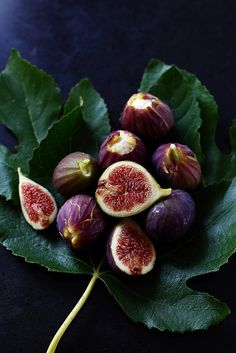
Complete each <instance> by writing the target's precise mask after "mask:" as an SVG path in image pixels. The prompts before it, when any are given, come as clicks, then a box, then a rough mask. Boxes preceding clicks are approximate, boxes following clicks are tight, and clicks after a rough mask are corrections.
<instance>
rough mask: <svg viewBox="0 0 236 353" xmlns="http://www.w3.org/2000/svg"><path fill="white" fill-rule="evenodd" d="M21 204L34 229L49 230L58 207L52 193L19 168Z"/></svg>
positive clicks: (26, 218)
mask: <svg viewBox="0 0 236 353" xmlns="http://www.w3.org/2000/svg"><path fill="white" fill-rule="evenodd" d="M18 175H19V196H20V204H21V209H22V212H23V215H24V217H25V220H26V221H27V222H28V223H29V224H30V225H31V227H33V228H34V229H37V230H41V229H45V228H47V227H48V226H49V225H50V224H51V223H52V222H53V221H54V219H55V217H56V214H57V205H56V202H55V200H54V198H53V196H52V195H51V193H50V192H49V191H48V190H47V189H46V188H44V187H43V186H42V185H39V184H38V183H36V182H34V181H33V180H31V179H29V178H27V177H26V176H25V175H23V174H22V172H21V170H20V168H18Z"/></svg>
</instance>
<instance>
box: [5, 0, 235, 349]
mask: <svg viewBox="0 0 236 353" xmlns="http://www.w3.org/2000/svg"><path fill="white" fill-rule="evenodd" d="M235 22H236V2H235V1H234V0H227V1H224V0H222V1H216V0H214V1H210V0H205V1H203V0H202V1H193V0H192V1H190V0H185V1H184V0H179V1H178V0H173V1H170V0H169V1H167V0H166V1H148V0H146V1H144V0H143V1H138V0H136V1H119V0H116V1H108V0H107V1H105V0H103V1H88V0H87V1H72V0H67V1H53V0H51V1H49V0H45V1H39V0H38V1H35V0H34V1H32V0H1V2H0V66H1V68H3V67H4V66H5V63H6V61H7V57H8V56H9V54H10V49H11V48H12V47H15V48H16V49H18V50H19V51H20V53H21V54H22V56H23V57H25V58H26V59H28V60H29V61H31V62H32V63H34V64H36V65H37V66H39V67H40V68H42V69H44V70H46V71H47V72H48V73H49V74H51V75H52V76H54V77H55V79H56V81H57V82H58V84H59V86H60V87H61V89H62V93H63V97H64V98H65V97H66V95H67V92H68V90H69V89H70V87H71V86H72V85H73V84H74V83H76V82H77V81H78V80H79V79H80V78H83V77H85V76H87V77H89V78H90V79H91V80H92V82H93V84H94V86H95V87H96V89H97V90H98V91H99V92H100V93H101V95H102V96H103V97H104V98H105V101H106V103H107V104H108V107H109V111H110V116H111V119H112V121H113V127H114V128H115V127H118V117H119V115H120V111H121V110H122V107H123V105H124V103H125V101H126V100H127V98H128V97H129V96H130V95H131V94H132V93H133V92H135V91H136V90H137V88H138V86H139V82H140V79H141V75H142V73H143V70H144V68H145V66H146V64H147V62H148V61H149V60H150V58H152V57H155V58H160V59H162V60H164V61H166V62H167V63H175V64H177V65H179V66H180V67H182V68H185V69H187V70H189V71H191V72H194V73H195V74H196V75H197V76H198V77H199V78H200V79H201V80H202V81H203V83H204V84H206V86H207V87H208V88H209V89H210V91H211V92H212V93H213V95H214V96H215V98H216V100H217V102H218V104H219V110H220V114H221V121H220V128H219V129H218V142H219V143H220V144H221V145H222V146H223V147H224V148H225V149H227V130H228V127H229V124H230V121H231V118H232V117H233V116H235V115H236V107H235V102H236V82H235V77H236V68H235V58H236V43H235V42H236V25H235ZM16 115H17V112H16ZM0 141H1V142H2V143H6V144H8V146H10V145H12V144H13V142H12V140H11V139H10V137H9V136H7V133H6V131H5V129H4V127H2V126H1V128H0ZM235 272H236V257H235V256H233V257H232V258H231V259H230V261H229V263H228V264H227V265H225V266H223V268H222V269H221V270H220V271H219V272H218V273H214V274H210V275H206V276H204V277H199V278H196V279H194V280H192V281H191V283H190V284H191V286H192V287H193V288H194V289H198V290H204V291H208V292H210V293H211V294H213V295H215V296H217V297H218V298H219V299H221V300H223V301H225V302H226V303H227V304H228V305H229V307H230V308H231V310H232V314H231V315H230V316H229V317H228V318H226V319H225V320H224V322H222V323H221V324H220V325H218V326H217V327H212V328H210V329H209V330H208V331H201V332H195V333H187V334H181V335H180V334H172V333H167V332H164V333H162V332H159V331H157V330H148V329H147V328H145V327H144V326H142V325H137V324H134V323H133V322H131V321H130V320H129V319H128V318H127V317H126V316H125V314H124V313H123V312H122V310H121V309H120V308H119V307H118V305H117V304H116V303H115V302H114V301H113V299H112V298H111V297H110V296H109V294H108V292H107V291H106V289H105V287H103V286H102V284H101V283H97V284H96V288H95V290H94V292H93V293H92V295H91V297H90V298H89V300H88V302H87V303H86V305H85V307H84V308H83V310H82V311H81V312H80V314H79V316H78V317H77V318H76V319H75V320H74V322H73V324H72V325H71V326H70V328H69V330H68V331H67V333H66V334H65V336H64V338H63V339H62V341H61V343H60V345H59V347H58V350H57V352H58V353H77V352H78V353H82V352H88V353H90V352H91V353H92V352H93V353H94V352H96V353H105V352H113V353H118V352H119V353H120V352H136V353H144V352H147V353H153V352H159V353H164V352H165V353H166V352H173V351H177V352H180V351H181V352H199V351H203V350H204V351H209V350H211V351H215V352H226V353H231V352H235V339H234V338H235V332H236V302H235V298H236V280H235ZM87 282H88V278H87V277H83V276H82V277H79V276H72V275H71V276H70V275H63V274H55V273H49V272H47V271H46V270H45V269H43V268H40V267H39V266H37V265H30V264H26V263H25V262H24V261H23V260H22V259H20V258H17V257H13V256H12V255H11V254H10V252H8V251H6V250H5V249H4V248H3V247H0V285H1V295H0V351H1V352H3V353H15V352H17V353H30V352H33V353H42V352H43V353H44V352H46V348H47V346H48V344H49V342H50V340H51V338H52V336H53V334H54V333H55V331H56V329H57V328H58V327H59V325H60V324H61V323H62V321H63V320H64V319H65V317H66V316H67V314H68V312H69V311H70V310H71V309H72V307H73V306H74V304H75V303H76V302H77V300H78V298H79V297H80V295H81V294H82V292H83V290H84V289H85V287H86V285H87Z"/></svg>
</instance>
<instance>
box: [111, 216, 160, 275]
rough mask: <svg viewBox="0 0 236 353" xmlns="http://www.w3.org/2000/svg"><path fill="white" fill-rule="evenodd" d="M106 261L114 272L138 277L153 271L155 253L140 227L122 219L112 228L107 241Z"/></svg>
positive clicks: (131, 221)
mask: <svg viewBox="0 0 236 353" xmlns="http://www.w3.org/2000/svg"><path fill="white" fill-rule="evenodd" d="M107 260H108V263H109V265H110V266H111V267H112V268H113V269H114V270H115V271H117V272H122V273H125V274H128V275H131V276H139V275H144V274H146V273H148V272H150V271H151V270H152V269H153V267H154V265H155V261H156V252H155V249H154V246H153V245H152V243H151V241H150V239H149V238H148V237H147V236H146V234H145V233H144V232H143V231H142V229H141V228H140V226H139V225H138V224H137V223H136V222H134V221H133V220H131V219H124V220H122V221H121V222H119V223H118V224H117V225H116V226H115V227H114V229H113V231H112V233H111V235H110V237H109V239H108V243H107Z"/></svg>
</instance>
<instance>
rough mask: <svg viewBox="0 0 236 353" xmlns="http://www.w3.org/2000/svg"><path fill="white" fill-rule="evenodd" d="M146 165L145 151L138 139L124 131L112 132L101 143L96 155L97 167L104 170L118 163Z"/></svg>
mask: <svg viewBox="0 0 236 353" xmlns="http://www.w3.org/2000/svg"><path fill="white" fill-rule="evenodd" d="M124 160H129V161H134V162H137V163H139V164H146V162H147V150H146V147H145V146H144V144H143V142H142V141H141V140H140V138H139V137H138V136H136V135H134V134H132V132H129V131H125V130H117V131H113V132H112V133H111V134H110V135H108V136H107V138H106V139H105V141H104V142H103V143H102V145H101V147H100V149H99V153H98V165H99V167H100V168H101V169H102V170H105V169H106V168H107V167H109V166H110V165H111V164H113V163H115V162H119V161H124Z"/></svg>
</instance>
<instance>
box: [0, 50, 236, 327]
mask: <svg viewBox="0 0 236 353" xmlns="http://www.w3.org/2000/svg"><path fill="white" fill-rule="evenodd" d="M140 90H141V91H148V92H151V93H152V94H155V95H157V96H158V97H159V98H161V99H163V100H164V101H165V102H166V103H167V104H169V105H170V107H171V108H172V110H173V112H174V116H175V121H176V124H175V127H174V129H173V133H172V137H173V136H174V138H175V140H176V141H178V142H180V143H184V144H187V145H188V146H189V147H190V148H192V149H193V150H194V151H195V153H196V154H197V156H198V158H199V160H200V161H201V163H202V168H203V178H204V187H203V186H202V187H201V188H200V190H198V192H197V193H196V195H195V200H196V202H197V210H198V217H197V221H196V223H195V226H194V228H193V229H192V231H191V233H190V234H189V239H188V241H186V242H185V243H184V244H183V245H182V246H181V247H179V248H178V249H176V250H173V251H172V252H170V253H166V254H162V255H161V254H159V257H158V261H157V265H156V268H155V270H154V271H153V272H152V273H150V274H149V275H147V276H144V277H142V278H139V279H137V280H136V281H132V279H130V278H127V279H123V278H122V277H118V276H116V274H115V273H112V272H111V271H110V270H107V268H103V269H102V272H100V275H99V276H100V279H101V280H102V281H103V282H104V284H105V285H106V287H107V288H108V290H109V292H110V293H111V294H112V295H113V296H114V298H115V299H116V301H117V302H118V304H119V305H120V306H121V307H122V308H123V310H124V311H125V313H126V314H127V315H128V316H129V317H130V318H131V319H132V320H133V321H135V322H141V323H143V324H145V325H146V326H147V327H149V328H151V327H154V328H158V329H160V330H170V331H177V332H184V331H193V330H197V329H206V328H208V327H209V326H210V325H212V324H216V323H218V322H219V321H221V320H223V319H224V318H225V317H226V316H227V315H228V314H229V312H230V311H229V309H228V307H227V306H226V304H224V303H222V302H220V301H219V300H218V299H216V298H214V297H212V296H210V295H209V294H207V293H202V292H196V291H194V290H192V289H191V288H190V287H189V284H188V281H189V280H190V279H191V278H193V277H195V276H198V275H202V274H205V273H208V272H212V271H217V270H218V269H219V268H220V266H222V265H223V264H225V263H226V262H227V261H228V258H229V257H230V256H231V255H232V254H233V253H234V252H235V250H236V201H235V200H236V179H235V178H234V177H235V175H236V166H235V163H236V161H235V149H236V138H235V136H236V135H235V134H236V122H233V125H232V128H231V130H230V140H231V146H232V152H231V154H229V155H227V156H226V155H224V154H223V153H222V152H221V151H220V150H219V149H218V147H217V146H216V144H215V130H216V127H217V122H218V112H217V106H216V103H215V101H214V98H213V97H212V96H211V95H210V93H209V92H208V91H207V89H206V88H205V87H204V86H203V85H202V84H201V83H200V81H199V80H198V79H197V78H196V77H195V76H194V75H192V74H190V73H188V72H186V71H184V70H182V69H179V68H177V67H175V66H173V65H166V64H164V63H163V62H161V61H159V60H152V61H151V63H150V64H149V65H148V67H147V69H146V71H145V73H144V76H143V79H142V82H141V86H140ZM60 111H61V106H60V94H59V90H58V88H57V87H56V85H55V83H54V81H53V80H52V79H51V78H50V77H49V76H48V75H47V74H45V73H43V72H42V71H40V70H38V69H37V68H36V67H34V66H32V65H31V64H29V63H28V62H26V61H24V60H23V59H22V58H21V57H20V55H19V54H18V53H17V52H16V51H13V52H12V55H11V57H10V59H9V62H8V65H7V67H6V69H5V70H4V71H3V73H2V74H1V75H0V120H1V122H3V123H4V124H5V125H6V126H7V127H8V128H9V129H10V130H11V131H12V132H13V133H14V134H15V135H16V137H17V139H18V146H17V149H16V154H12V153H11V152H10V151H9V150H8V149H7V148H6V147H4V146H0V167H1V171H2V174H1V175H0V195H2V196H4V197H5V199H4V198H1V199H0V242H1V243H2V244H3V245H4V246H5V247H6V248H7V249H9V250H11V251H12V253H13V254H14V255H17V256H21V257H23V258H24V259H25V260H26V261H28V262H32V263H37V264H39V265H41V266H45V267H46V268H47V269H48V270H50V271H58V272H65V273H74V274H89V275H92V273H93V270H94V269H93V266H91V265H90V260H88V258H87V256H86V255H84V256H82V255H80V254H77V253H75V252H73V250H71V249H70V248H69V247H68V246H67V244H66V243H65V242H64V241H63V240H62V238H61V237H60V236H59V234H58V232H57V230H56V226H55V225H52V226H50V227H49V229H48V230H45V231H35V230H33V229H32V228H31V227H30V225H28V223H26V221H25V220H24V218H23V215H22V212H21V210H20V208H19V206H16V205H14V202H15V201H16V200H17V198H18V196H17V192H16V187H17V183H18V180H17V175H16V168H17V167H18V166H19V167H21V168H22V170H23V172H24V173H25V174H27V175H29V176H30V177H31V178H32V179H33V180H35V181H36V182H39V183H40V184H42V185H43V186H45V187H47V188H48V189H49V190H50V191H51V192H52V193H53V195H54V196H55V198H56V201H57V204H58V206H60V205H61V204H62V202H64V198H63V197H61V196H60V195H59V194H57V193H56V191H55V190H54V189H53V187H52V180H51V179H52V173H53V170H54V168H55V166H56V165H57V163H58V162H59V161H60V160H61V159H62V158H63V157H64V156H65V155H67V154H69V153H71V152H74V151H84V152H87V153H90V154H92V155H93V156H96V154H97V148H98V144H100V143H101V142H102V141H103V139H104V138H105V137H106V136H107V134H109V132H110V124H109V120H108V114H107V108H106V105H105V103H104V101H103V99H102V98H101V96H100V95H99V94H98V93H97V92H96V91H95V90H94V88H93V87H92V85H91V83H90V82H89V80H87V79H85V80H81V81H80V82H79V83H78V84H77V85H76V86H75V87H73V88H72V90H71V92H70V94H69V96H68V99H67V101H66V104H65V107H64V115H63V116H62V117H61V118H60V119H58V117H59V113H60ZM16 112H17V116H16ZM209 185H210V186H209ZM10 199H11V200H13V201H7V200H10ZM203 203H204V209H203V207H201V205H202V204H203ZM103 255H104V254H101V257H103ZM103 267H104V266H103Z"/></svg>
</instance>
